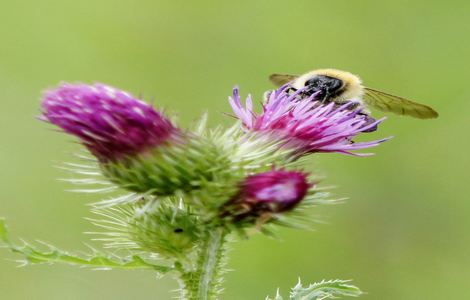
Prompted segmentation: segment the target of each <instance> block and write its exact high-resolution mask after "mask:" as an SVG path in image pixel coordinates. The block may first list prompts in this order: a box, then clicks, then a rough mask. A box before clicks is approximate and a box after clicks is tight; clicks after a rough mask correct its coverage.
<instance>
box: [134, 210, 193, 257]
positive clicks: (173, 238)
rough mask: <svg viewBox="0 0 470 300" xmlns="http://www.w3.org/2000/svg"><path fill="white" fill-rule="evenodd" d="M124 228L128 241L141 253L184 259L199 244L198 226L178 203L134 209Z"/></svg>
mask: <svg viewBox="0 0 470 300" xmlns="http://www.w3.org/2000/svg"><path fill="white" fill-rule="evenodd" d="M127 228H128V232H129V238H130V239H131V240H132V241H133V242H135V244H136V245H138V247H139V248H140V249H141V250H143V251H149V252H153V253H159V254H161V255H162V256H164V257H167V258H174V257H177V258H184V256H185V255H186V254H188V252H190V251H191V250H193V248H194V247H195V245H196V244H197V243H198V242H199V241H200V238H201V230H202V225H201V224H200V220H199V218H198V216H196V215H194V214H193V213H192V212H191V210H190V208H189V207H187V206H184V205H183V204H182V203H180V204H179V205H178V204H175V203H172V202H170V201H165V202H163V203H162V202H157V201H154V202H152V203H149V204H146V205H145V207H143V208H142V209H137V210H136V211H135V213H134V215H133V216H132V218H130V219H129V220H128V227H127Z"/></svg>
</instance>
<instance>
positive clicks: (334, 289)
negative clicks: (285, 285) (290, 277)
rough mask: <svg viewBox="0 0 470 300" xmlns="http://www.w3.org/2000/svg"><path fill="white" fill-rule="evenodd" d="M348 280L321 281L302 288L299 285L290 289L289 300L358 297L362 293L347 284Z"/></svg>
mask: <svg viewBox="0 0 470 300" xmlns="http://www.w3.org/2000/svg"><path fill="white" fill-rule="evenodd" d="M349 282H350V281H349V280H338V279H337V280H328V281H325V280H323V281H321V282H318V283H314V284H311V285H309V286H308V287H305V288H304V287H303V286H302V284H301V283H300V280H299V283H298V284H297V285H296V286H295V287H294V288H293V289H292V291H291V295H290V299H291V300H323V299H334V298H338V297H339V296H349V297H358V296H360V295H362V294H363V292H362V291H361V290H360V289H359V288H358V287H356V286H354V285H351V284H349Z"/></svg>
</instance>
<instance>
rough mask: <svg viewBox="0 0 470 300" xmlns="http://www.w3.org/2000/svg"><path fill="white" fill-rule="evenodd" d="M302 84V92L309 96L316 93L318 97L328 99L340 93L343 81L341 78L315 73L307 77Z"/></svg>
mask: <svg viewBox="0 0 470 300" xmlns="http://www.w3.org/2000/svg"><path fill="white" fill-rule="evenodd" d="M304 85H305V91H304V94H306V95H308V96H310V95H312V94H314V93H318V97H319V98H320V99H322V100H323V101H328V99H331V98H332V97H335V96H337V95H339V94H340V93H341V91H342V89H343V85H344V83H343V81H342V80H341V79H338V78H335V77H331V76H326V75H315V76H313V77H311V78H309V79H307V80H306V81H305V84H304Z"/></svg>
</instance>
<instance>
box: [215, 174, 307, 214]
mask: <svg viewBox="0 0 470 300" xmlns="http://www.w3.org/2000/svg"><path fill="white" fill-rule="evenodd" d="M311 186H312V184H310V183H308V181H307V174H305V173H302V172H298V171H285V170H272V171H268V172H264V173H259V174H255V175H251V176H248V177H247V178H246V179H245V180H244V181H243V182H242V183H241V185H240V188H239V192H238V194H237V195H236V196H235V197H234V198H233V199H232V200H230V201H229V202H228V203H227V204H226V210H225V212H224V215H226V216H228V215H231V216H232V217H234V219H235V220H242V219H246V218H247V217H254V218H257V217H259V216H262V215H266V214H271V213H280V212H284V211H287V210H290V209H292V208H294V206H296V205H297V204H298V203H299V202H300V201H302V199H303V198H304V197H305V195H306V194H307V191H308V189H309V188H310V187H311Z"/></svg>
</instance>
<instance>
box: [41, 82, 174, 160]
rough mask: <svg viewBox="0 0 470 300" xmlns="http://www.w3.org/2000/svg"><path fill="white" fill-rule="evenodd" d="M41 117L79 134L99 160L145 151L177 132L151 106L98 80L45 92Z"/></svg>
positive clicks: (76, 134)
mask: <svg viewBox="0 0 470 300" xmlns="http://www.w3.org/2000/svg"><path fill="white" fill-rule="evenodd" d="M41 119H42V120H45V121H48V122H50V123H52V124H54V125H57V126H59V127H60V128H62V129H63V130H64V131H65V132H67V133H69V134H72V135H75V136H77V137H79V138H80V140H81V142H82V143H83V144H84V145H85V146H86V147H87V148H88V149H89V150H90V151H91V153H93V154H94V155H95V156H96V157H97V158H98V159H99V160H100V161H115V160H118V159H120V158H122V157H124V156H132V155H136V154H138V153H142V152H145V151H146V150H149V149H151V148H153V147H156V146H158V145H160V144H162V143H163V142H165V141H167V140H168V139H169V138H170V137H171V136H172V134H173V133H175V132H177V129H176V128H175V127H174V126H173V125H172V123H171V122H170V121H169V120H168V119H166V118H165V117H164V116H163V115H162V114H161V113H160V112H157V111H156V110H155V109H154V108H153V107H152V106H151V105H149V104H147V103H145V102H143V101H141V100H138V99H136V98H135V97H133V96H132V95H130V94H128V93H127V92H124V91H121V90H118V89H115V88H113V87H110V86H107V85H104V84H99V83H98V84H94V85H85V84H69V83H64V84H62V85H61V86H59V87H58V88H56V89H53V90H49V91H46V92H45V94H44V98H43V102H42V116H41Z"/></svg>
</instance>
